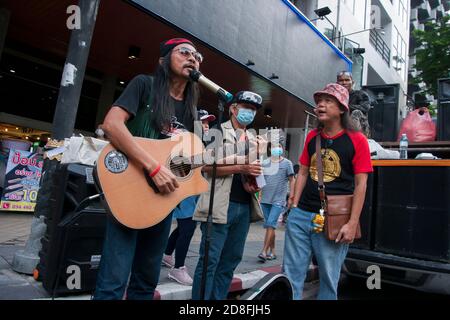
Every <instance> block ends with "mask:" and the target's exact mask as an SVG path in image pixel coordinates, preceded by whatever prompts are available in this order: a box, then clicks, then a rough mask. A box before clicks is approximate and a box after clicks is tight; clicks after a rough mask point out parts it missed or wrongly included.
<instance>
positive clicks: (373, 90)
mask: <svg viewBox="0 0 450 320" xmlns="http://www.w3.org/2000/svg"><path fill="white" fill-rule="evenodd" d="M363 90H364V91H365V92H366V93H367V94H368V95H369V97H370V100H371V105H372V108H371V109H370V110H369V125H370V136H371V138H372V139H374V140H376V141H397V133H398V112H399V92H400V85H399V84H386V85H377V86H364V87H363Z"/></svg>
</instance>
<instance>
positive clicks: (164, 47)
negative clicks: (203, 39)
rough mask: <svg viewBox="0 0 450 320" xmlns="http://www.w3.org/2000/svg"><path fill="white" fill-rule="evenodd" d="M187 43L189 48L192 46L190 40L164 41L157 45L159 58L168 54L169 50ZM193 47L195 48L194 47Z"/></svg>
mask: <svg viewBox="0 0 450 320" xmlns="http://www.w3.org/2000/svg"><path fill="white" fill-rule="evenodd" d="M182 43H187V44H190V45H191V46H194V44H193V43H192V41H191V40H188V39H185V38H173V39H170V40H166V41H163V42H161V43H160V45H159V56H160V57H164V56H165V55H166V54H168V53H169V51H170V50H172V49H173V48H175V47H176V46H177V45H179V44H182ZM194 47H195V46H194Z"/></svg>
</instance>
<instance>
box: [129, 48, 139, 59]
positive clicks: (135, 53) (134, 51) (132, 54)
mask: <svg viewBox="0 0 450 320" xmlns="http://www.w3.org/2000/svg"><path fill="white" fill-rule="evenodd" d="M140 54H141V48H139V47H136V46H130V47H129V48H128V59H130V60H135V59H138V58H139V56H140Z"/></svg>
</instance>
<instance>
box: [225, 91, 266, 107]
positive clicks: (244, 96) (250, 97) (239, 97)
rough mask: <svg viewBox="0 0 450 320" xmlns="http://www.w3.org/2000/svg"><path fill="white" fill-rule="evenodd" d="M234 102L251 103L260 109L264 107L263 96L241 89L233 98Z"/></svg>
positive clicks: (232, 101)
mask: <svg viewBox="0 0 450 320" xmlns="http://www.w3.org/2000/svg"><path fill="white" fill-rule="evenodd" d="M233 103H249V104H251V105H254V106H255V107H256V108H257V109H260V108H262V97H261V96H260V95H259V94H257V93H254V92H251V91H239V92H238V93H236V94H235V95H234V97H233V100H231V104H233Z"/></svg>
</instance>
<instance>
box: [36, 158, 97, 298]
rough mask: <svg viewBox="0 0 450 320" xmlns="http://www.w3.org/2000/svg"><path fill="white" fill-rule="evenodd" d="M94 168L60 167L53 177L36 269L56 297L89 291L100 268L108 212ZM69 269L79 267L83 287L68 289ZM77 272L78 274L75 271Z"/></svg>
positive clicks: (79, 166)
mask: <svg viewBox="0 0 450 320" xmlns="http://www.w3.org/2000/svg"><path fill="white" fill-rule="evenodd" d="M92 172H93V168H92V167H91V166H85V165H79V164H69V165H60V166H59V168H58V170H57V171H56V173H55V174H54V175H53V181H52V183H51V184H52V190H51V194H50V200H49V203H50V205H49V206H50V208H51V209H50V212H49V214H48V215H47V217H46V219H45V223H46V227H47V228H46V232H45V235H44V237H43V238H42V240H41V242H42V248H41V251H40V252H39V257H40V261H39V264H38V266H37V271H38V279H39V280H42V283H43V286H44V288H45V289H46V290H47V291H48V292H49V293H50V294H52V295H53V294H54V295H59V294H64V293H76V292H87V291H91V290H93V288H94V287H95V277H96V272H97V265H98V262H99V261H100V254H101V251H102V248H103V239H104V233H105V226H106V211H105V209H104V208H103V206H102V204H101V201H100V197H96V198H95V197H94V196H95V195H96V194H97V190H96V188H95V185H94V180H93V176H92ZM69 266H75V267H71V268H75V269H77V268H79V269H77V270H78V271H80V274H81V278H80V281H81V286H80V288H71V287H70V286H69V287H68V286H67V277H68V276H70V275H71V273H70V272H69V273H67V272H68V271H70V270H68V269H67V268H68V267H69ZM72 272H76V271H72Z"/></svg>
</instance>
